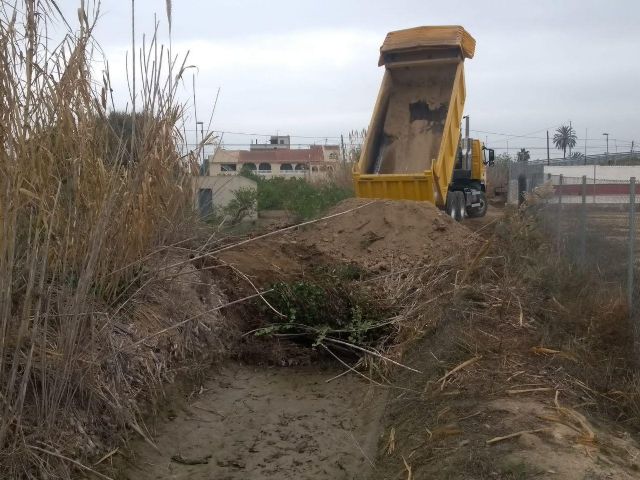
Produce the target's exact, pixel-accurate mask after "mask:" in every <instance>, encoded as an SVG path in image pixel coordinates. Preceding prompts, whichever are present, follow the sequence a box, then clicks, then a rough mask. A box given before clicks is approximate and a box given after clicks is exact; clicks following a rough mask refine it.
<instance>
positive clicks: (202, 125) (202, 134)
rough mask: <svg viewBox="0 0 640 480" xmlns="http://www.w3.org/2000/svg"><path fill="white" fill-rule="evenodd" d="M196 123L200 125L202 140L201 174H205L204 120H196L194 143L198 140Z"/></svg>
mask: <svg viewBox="0 0 640 480" xmlns="http://www.w3.org/2000/svg"><path fill="white" fill-rule="evenodd" d="M198 125H200V141H201V142H202V145H201V150H202V174H203V175H205V174H207V173H208V172H207V171H206V170H207V168H206V166H205V164H204V122H196V143H197V141H198Z"/></svg>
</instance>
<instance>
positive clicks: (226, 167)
mask: <svg viewBox="0 0 640 480" xmlns="http://www.w3.org/2000/svg"><path fill="white" fill-rule="evenodd" d="M236 167H237V165H236V164H235V163H221V164H220V171H221V172H235V171H236Z"/></svg>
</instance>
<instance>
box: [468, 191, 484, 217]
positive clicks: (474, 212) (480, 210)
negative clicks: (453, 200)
mask: <svg viewBox="0 0 640 480" xmlns="http://www.w3.org/2000/svg"><path fill="white" fill-rule="evenodd" d="M479 199H480V206H479V207H469V208H468V209H467V215H469V216H470V217H472V218H477V217H484V216H485V215H486V214H487V208H488V206H489V205H488V203H487V195H486V194H485V193H484V192H482V193H481V194H480V195H479Z"/></svg>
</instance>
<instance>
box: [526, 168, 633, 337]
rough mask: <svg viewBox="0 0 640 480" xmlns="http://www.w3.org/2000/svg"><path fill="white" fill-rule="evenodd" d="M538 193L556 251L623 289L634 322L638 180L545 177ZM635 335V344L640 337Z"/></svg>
mask: <svg viewBox="0 0 640 480" xmlns="http://www.w3.org/2000/svg"><path fill="white" fill-rule="evenodd" d="M545 177H546V178H545V179H544V180H545V182H544V185H545V186H544V187H541V188H540V190H538V192H539V193H540V195H538V196H537V197H538V198H539V200H538V202H539V205H538V215H539V217H540V220H541V223H542V226H543V228H544V230H545V232H546V234H547V235H548V236H549V238H550V239H551V241H552V242H554V244H555V245H556V247H557V250H558V251H559V252H560V253H561V254H562V255H564V256H566V258H568V259H569V260H570V261H571V262H573V263H574V264H576V265H577V266H579V267H581V268H585V269H592V270H594V271H596V272H597V273H598V275H599V276H600V278H602V279H603V281H605V282H607V283H608V284H609V285H610V287H611V289H612V292H613V291H616V290H617V291H620V290H622V291H623V293H624V295H625V296H626V298H627V301H628V305H629V312H630V317H631V318H632V319H635V317H634V315H635V314H636V313H637V312H640V306H639V305H638V299H639V298H640V296H639V295H638V294H637V290H638V285H639V284H640V279H638V277H637V273H636V259H637V258H640V242H639V241H638V238H639V235H638V233H639V232H638V231H637V229H638V227H640V225H639V224H638V222H636V211H637V206H636V193H638V191H637V188H638V186H637V185H636V180H635V178H631V179H629V180H626V181H621V180H604V179H597V178H588V177H586V176H583V177H565V176H563V175H546V176H545ZM636 323H637V322H635V321H634V322H632V324H634V325H635V324H636ZM634 333H635V340H636V342H637V343H636V345H639V344H640V343H638V342H640V332H634Z"/></svg>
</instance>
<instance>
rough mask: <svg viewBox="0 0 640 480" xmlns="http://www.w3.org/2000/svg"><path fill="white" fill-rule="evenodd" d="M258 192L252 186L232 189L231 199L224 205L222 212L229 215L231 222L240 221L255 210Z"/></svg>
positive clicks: (236, 222) (234, 223) (233, 223)
mask: <svg viewBox="0 0 640 480" xmlns="http://www.w3.org/2000/svg"><path fill="white" fill-rule="evenodd" d="M257 197H258V194H257V192H256V190H255V189H253V188H246V187H244V188H239V189H238V190H234V191H233V199H232V200H231V201H230V202H229V203H228V204H227V206H226V207H224V213H225V214H226V215H229V217H231V224H232V225H236V224H238V223H240V222H241V221H242V220H243V219H244V218H245V217H248V216H249V215H251V214H252V213H254V212H255V211H256V204H257Z"/></svg>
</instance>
